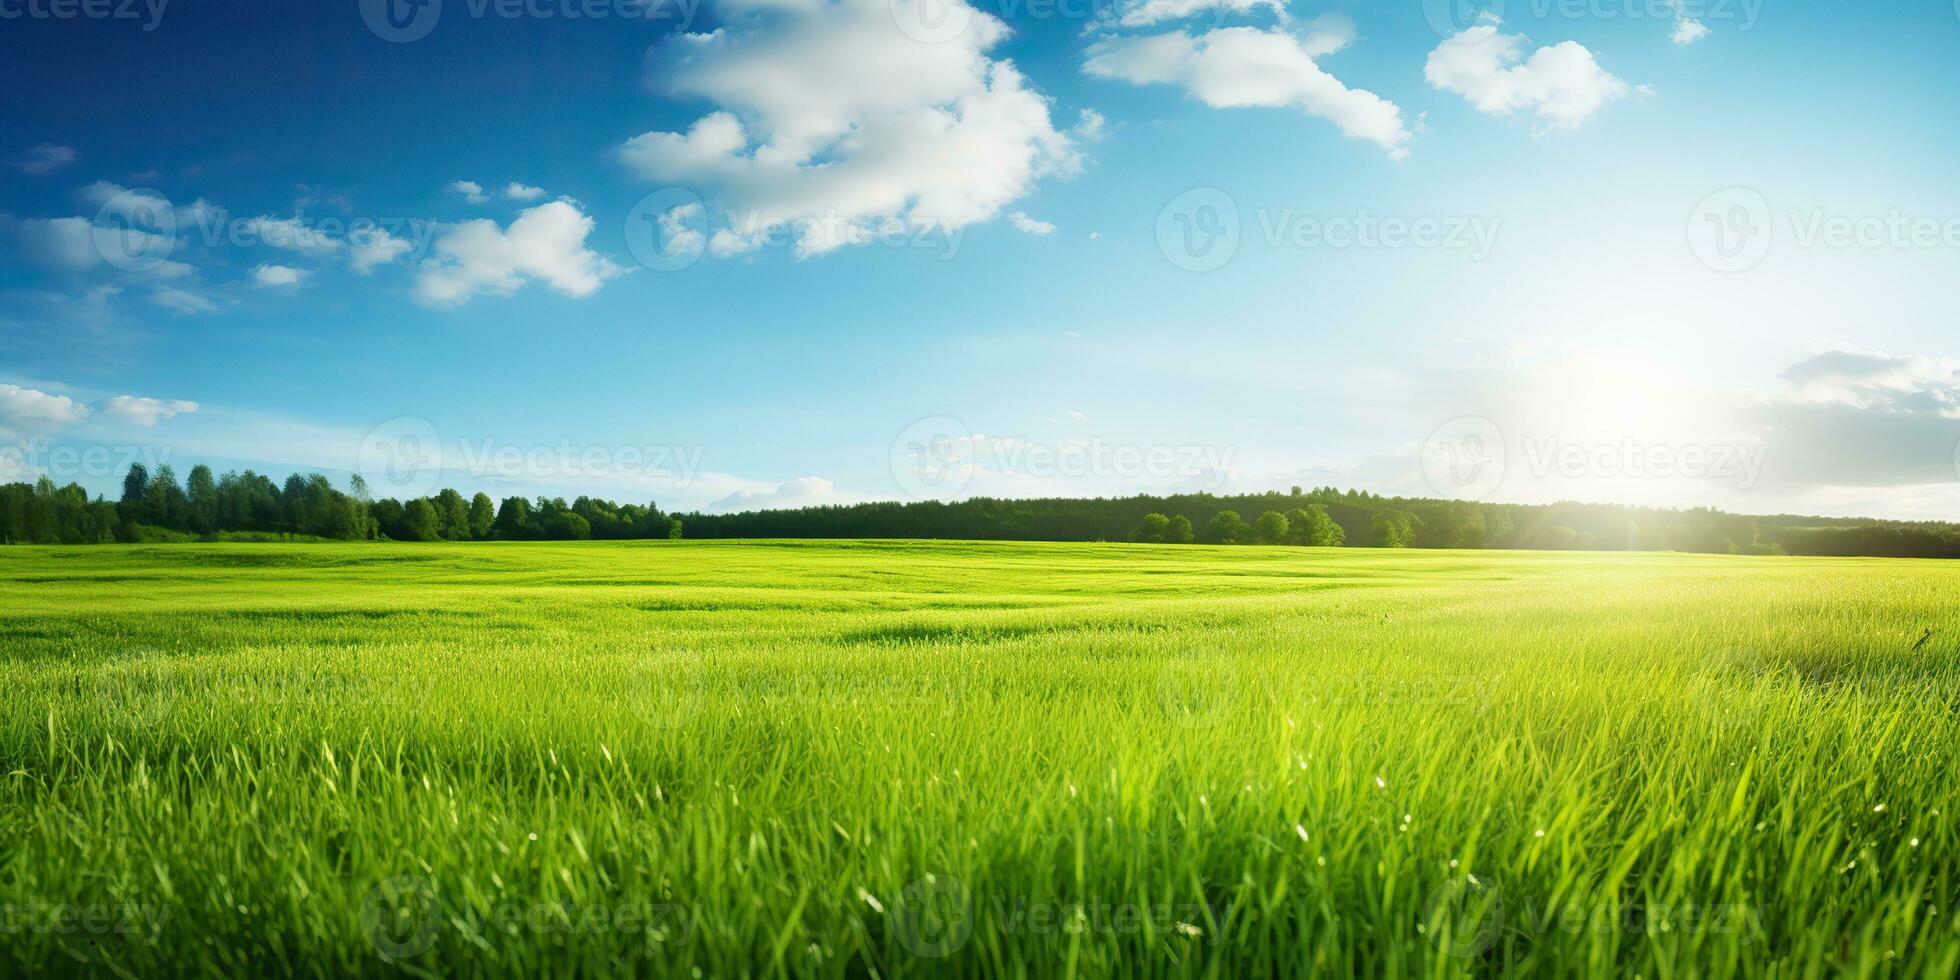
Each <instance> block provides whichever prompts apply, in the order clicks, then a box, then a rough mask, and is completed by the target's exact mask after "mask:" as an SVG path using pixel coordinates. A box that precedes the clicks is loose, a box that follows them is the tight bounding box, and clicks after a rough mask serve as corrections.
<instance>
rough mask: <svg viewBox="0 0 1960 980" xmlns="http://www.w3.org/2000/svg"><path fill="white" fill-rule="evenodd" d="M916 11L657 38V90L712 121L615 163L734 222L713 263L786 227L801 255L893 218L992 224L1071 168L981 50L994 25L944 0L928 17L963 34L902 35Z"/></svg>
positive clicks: (751, 17) (828, 16) (827, 7)
mask: <svg viewBox="0 0 1960 980" xmlns="http://www.w3.org/2000/svg"><path fill="white" fill-rule="evenodd" d="M918 2H925V0H896V3H897V6H894V5H893V3H892V2H888V0H839V2H835V3H817V2H800V0H795V2H780V3H776V2H771V3H765V4H755V3H749V2H742V3H727V2H725V3H723V4H722V7H723V13H724V15H725V17H726V20H725V24H726V26H724V27H723V28H722V29H720V30H718V31H716V32H715V33H713V34H710V35H699V34H696V35H685V36H682V37H680V38H676V39H674V40H672V41H669V42H667V43H666V44H665V45H663V47H661V48H660V49H659V50H657V52H656V58H655V59H654V61H655V63H656V64H658V65H661V66H662V68H661V69H660V71H661V74H660V76H659V77H658V78H657V82H658V83H659V85H660V87H661V88H663V89H665V90H667V91H670V92H672V93H673V94H675V95H678V96H692V97H699V98H703V99H706V100H708V101H710V102H713V103H714V104H715V105H716V106H717V107H718V109H717V111H715V112H711V113H709V114H707V115H705V116H703V117H702V118H700V119H699V120H697V121H696V122H695V123H694V124H693V125H692V126H691V127H690V128H689V129H688V130H687V131H686V132H685V133H680V132H650V133H645V134H642V135H640V136H637V137H634V138H633V139H631V140H628V141H627V142H626V143H625V144H624V145H623V146H622V147H621V148H620V156H621V158H622V160H623V161H624V162H625V163H626V164H627V165H629V166H630V167H632V168H633V169H634V170H636V171H637V172H638V173H640V174H641V175H642V176H644V177H646V178H647V179H649V180H653V181H659V182H662V183H668V184H678V185H683V186H686V187H689V188H691V189H693V190H695V191H697V192H701V193H703V194H704V196H706V197H709V198H710V199H711V201H712V203H713V204H714V206H715V208H716V209H717V210H718V211H720V212H721V213H723V214H724V215H726V216H728V217H729V218H730V219H731V221H730V227H728V228H723V229H720V230H718V231H717V232H716V233H715V238H716V239H717V241H716V250H717V251H718V252H720V253H722V254H726V253H729V252H739V251H745V250H748V249H752V248H755V247H758V246H759V245H760V244H761V239H762V238H763V237H764V236H763V235H762V234H760V233H761V232H766V231H769V230H771V229H776V228H784V227H788V228H793V229H794V230H795V232H796V251H797V254H798V255H800V256H807V255H814V254H821V253H825V252H829V251H831V250H833V249H836V248H838V247H840V246H842V245H844V244H847V243H848V242H849V241H850V240H851V238H852V235H853V234H854V233H856V232H858V231H861V230H862V229H865V228H868V227H879V226H883V225H884V224H885V223H887V222H892V221H896V222H902V223H903V224H904V225H905V226H908V227H911V228H915V229H931V228H938V229H940V230H944V231H952V230H955V229H958V228H960V227H963V226H965V225H968V224H973V223H977V222H984V221H988V220H991V219H993V218H995V217H997V216H998V215H999V214H1000V213H1001V212H1002V210H1003V209H1004V207H1005V205H1007V204H1009V203H1011V202H1013V201H1014V200H1016V199H1017V198H1020V197H1022V196H1024V195H1025V194H1027V193H1028V191H1029V190H1030V189H1031V188H1032V186H1033V185H1034V183H1035V182H1036V181H1037V180H1039V179H1040V178H1042V177H1044V176H1049V175H1055V174H1064V175H1065V174H1069V173H1072V172H1074V171H1075V170H1076V169H1078V168H1079V166H1080V157H1079V155H1078V154H1077V152H1076V150H1075V148H1074V144H1073V141H1072V139H1071V137H1070V136H1069V134H1067V133H1064V132H1061V131H1058V130H1057V129H1056V128H1055V126H1054V124H1053V123H1052V122H1051V120H1050V118H1049V107H1048V102H1047V100H1046V99H1045V98H1043V97H1042V95H1041V94H1040V93H1039V92H1036V91H1035V90H1033V89H1032V88H1030V87H1029V86H1028V84H1027V83H1026V80H1025V79H1024V78H1023V77H1022V75H1021V73H1020V71H1018V70H1017V69H1016V68H1015V67H1014V66H1013V65H1012V64H1011V63H1009V62H1007V61H1003V60H996V59H992V58H989V57H988V56H987V55H986V52H987V51H988V50H989V49H991V48H992V47H994V45H995V44H997V43H998V42H999V41H1001V40H1002V39H1003V38H1004V37H1006V34H1007V28H1006V25H1004V24H1003V23H1001V21H1000V20H999V19H998V18H995V17H993V16H991V15H989V14H986V13H982V12H979V11H976V10H973V9H972V8H970V7H967V6H965V4H964V3H962V2H960V0H953V7H952V9H950V10H939V9H935V10H934V11H932V13H933V15H934V16H933V18H931V19H928V20H926V21H924V22H925V23H939V21H938V20H937V17H938V16H939V15H942V14H944V15H947V16H956V17H964V18H965V20H964V24H965V28H964V29H963V30H960V31H958V32H957V33H956V34H954V35H953V36H951V37H948V38H945V39H943V40H940V41H938V43H923V42H922V41H920V40H917V39H915V38H913V37H911V36H908V35H907V34H906V33H905V31H903V30H901V29H900V26H899V23H900V22H901V21H904V22H908V23H910V22H911V21H910V20H908V18H909V17H910V16H911V15H912V14H913V13H916V12H917V11H914V10H913V9H912V4H914V3H918ZM935 2H936V0H935ZM761 8H767V9H761ZM743 13H747V16H737V15H739V14H743ZM914 29H915V30H916V27H915V28H914ZM1099 118H1100V117H1094V119H1099ZM1094 119H1092V118H1091V117H1087V116H1085V118H1084V123H1085V124H1087V125H1089V126H1091V128H1094Z"/></svg>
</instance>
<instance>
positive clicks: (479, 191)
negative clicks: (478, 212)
mask: <svg viewBox="0 0 1960 980" xmlns="http://www.w3.org/2000/svg"><path fill="white" fill-rule="evenodd" d="M449 192H450V193H451V194H456V195H459V196H461V197H462V199H463V200H465V201H468V202H470V203H471V204H482V203H483V202H485V201H488V200H490V195H488V194H485V193H483V185H482V184H479V183H477V182H476V181H474V180H457V181H451V182H450V184H449Z"/></svg>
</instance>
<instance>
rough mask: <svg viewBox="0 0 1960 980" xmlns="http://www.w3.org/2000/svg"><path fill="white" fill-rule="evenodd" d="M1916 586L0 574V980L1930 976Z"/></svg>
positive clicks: (1218, 565) (1089, 562) (1311, 574)
mask: <svg viewBox="0 0 1960 980" xmlns="http://www.w3.org/2000/svg"><path fill="white" fill-rule="evenodd" d="M1957 596H1960V566H1956V565H1947V564H1939V563H1934V562H1914V561H1893V560H1840V559H1790V558H1742V557H1707V556H1683V555H1639V554H1635V555H1627V554H1619V555H1584V554H1564V553H1561V554H1531V553H1483V552H1406V551H1401V552H1391V551H1371V550H1362V549H1346V550H1338V551H1323V550H1318V549H1300V548H1233V549H1221V548H1205V547H1162V546H1143V545H1052V544H954V543H921V542H896V543H879V542H857V543H823V542H805V543H775V542H726V543H695V542H658V543H631V544H476V545H307V544H290V545H282V544H224V545H181V546H159V547H134V546H132V547H97V548H38V547H36V548H28V547H16V548H9V549H0V692H4V697H3V698H0V975H28V976H32V975H41V974H70V973H75V972H100V973H104V974H110V973H114V974H120V975H126V976H152V975H167V974H182V973H197V974H213V975H224V976H240V975H255V974H260V973H272V974H288V973H290V974H302V975H338V974H345V973H362V974H382V973H396V972H406V973H411V974H427V975H515V974H528V975H536V974H543V973H551V974H569V973H578V974H591V975H598V974H603V975H636V974H637V975H649V976H702V977H730V976H746V975H754V976H765V975H766V976H774V975H813V976H839V977H843V976H872V975H875V976H881V977H899V976H914V975H967V976H982V975H985V976H1007V977H1012V976H1021V975H1030V976H1056V975H1068V976H1084V977H1097V976H1105V975H1110V974H1112V973H1116V974H1125V975H1148V976H1166V977H1168V976H1210V977H1219V978H1237V977H1250V976H1272V975H1307V974H1322V975H1336V976H1338V975H1343V974H1347V973H1350V972H1351V973H1356V974H1368V975H1375V974H1394V975H1422V976H1448V975H1460V974H1484V973H1500V972H1518V973H1530V974H1542V975H1552V974H1570V975H1607V974H1613V975H1621V976H1633V975H1638V976H1641V977H1647V978H1668V977H1681V976H1716V975H1729V974H1750V975H1782V976H1806V975H1826V974H1830V975H1835V974H1839V973H1843V972H1851V973H1861V974H1864V973H1869V974H1880V975H1899V976H1928V977H1935V976H1936V977H1950V976H1953V975H1954V973H1955V972H1956V970H1960V854H1956V850H1955V848H1956V847H1960V833H1956V825H1955V814H1956V810H1960V771H1957V770H1960V765H1957V764H1956V759H1957V758H1960V714H1957V713H1956V712H1960V656H1957V655H1956V643H1955V638H1956V636H1960V606H1956V603H1955V599H1956V597H1957ZM1928 630H1931V631H1933V632H1932V633H1931V635H1930V636H1928V635H1927V632H1928Z"/></svg>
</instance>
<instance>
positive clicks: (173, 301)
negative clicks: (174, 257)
mask: <svg viewBox="0 0 1960 980" xmlns="http://www.w3.org/2000/svg"><path fill="white" fill-rule="evenodd" d="M150 302H152V303H155V304H156V305H158V306H161V307H163V308H164V309H166V310H169V311H171V312H173V313H182V314H184V315H185V316H189V315H191V314H194V313H216V312H218V304H216V303H213V302H212V301H210V300H209V299H206V298H204V297H203V296H200V295H198V294H196V293H193V292H191V291H190V290H187V289H178V288H177V287H175V286H165V287H163V288H162V289H159V290H157V291H156V292H154V293H151V294H150Z"/></svg>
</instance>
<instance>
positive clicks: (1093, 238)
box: [1089, 231, 1102, 242]
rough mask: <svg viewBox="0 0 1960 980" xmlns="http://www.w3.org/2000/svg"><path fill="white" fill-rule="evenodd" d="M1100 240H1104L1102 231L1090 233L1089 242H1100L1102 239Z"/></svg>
mask: <svg viewBox="0 0 1960 980" xmlns="http://www.w3.org/2000/svg"><path fill="white" fill-rule="evenodd" d="M1100 238H1102V232H1100V231H1092V232H1090V233H1089V240H1090V241H1092V242H1093V241H1096V240H1098V239H1100Z"/></svg>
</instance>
